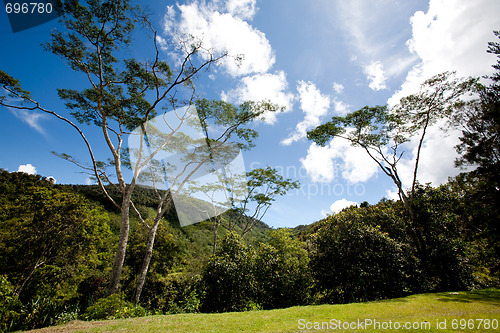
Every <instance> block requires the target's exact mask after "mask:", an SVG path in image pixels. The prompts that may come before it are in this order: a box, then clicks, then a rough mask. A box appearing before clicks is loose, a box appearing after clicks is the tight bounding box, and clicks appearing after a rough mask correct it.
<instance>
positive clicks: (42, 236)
mask: <svg viewBox="0 0 500 333" xmlns="http://www.w3.org/2000/svg"><path fill="white" fill-rule="evenodd" d="M135 195H136V198H135V199H136V200H137V202H140V203H141V205H140V206H138V207H139V208H138V209H140V210H141V211H142V212H143V213H144V214H145V216H147V214H152V213H151V212H150V211H152V207H151V206H152V204H151V202H152V201H150V198H151V196H154V193H153V191H151V190H148V189H143V188H142V189H141V190H140V191H137V192H136V193H135ZM107 202H108V201H107V199H106V198H105V197H104V195H103V194H102V192H99V191H98V189H97V188H96V187H95V186H76V185H75V186H71V185H54V184H53V183H52V182H50V181H49V180H47V179H43V178H42V177H41V176H34V175H28V174H25V173H18V172H13V173H9V172H7V171H3V170H2V171H1V172H0V207H1V208H0V253H1V256H0V276H1V280H0V292H1V293H2V301H1V302H0V313H1V314H2V315H1V316H0V318H2V319H1V324H2V327H1V328H2V330H7V329H27V328H36V327H43V326H47V325H51V324H54V323H58V322H61V321H66V320H70V319H75V318H77V317H78V315H82V317H83V318H89V319H91V318H95V315H89V314H88V313H85V310H86V309H87V308H88V307H89V306H91V305H93V304H94V303H95V302H96V301H97V300H99V299H102V298H103V297H105V296H107V284H108V279H109V272H110V270H111V265H112V258H113V252H114V247H115V246H116V241H117V237H118V232H119V214H118V212H117V211H116V208H114V207H113V206H110V205H106V203H107ZM166 216H167V218H168V219H165V220H164V223H162V224H161V225H160V227H159V229H158V238H157V239H156V244H155V245H156V246H155V249H154V252H153V260H152V263H151V278H150V279H148V280H147V282H146V285H145V288H144V294H143V301H142V302H141V305H143V306H144V308H147V309H149V310H150V311H153V312H155V311H159V312H161V313H169V312H192V311H198V309H199V299H198V298H199V297H198V294H197V293H196V292H197V290H196V286H197V285H198V281H199V279H200V278H199V273H200V272H201V270H202V266H203V265H204V264H205V263H206V262H207V261H208V258H209V256H210V255H211V253H212V248H213V244H212V241H213V230H212V224H211V223H210V222H202V223H199V224H197V225H192V226H187V227H183V228H181V227H180V226H179V223H178V221H177V219H176V215H175V210H170V211H169V212H168V213H167V214H166ZM242 223H243V222H242ZM131 227H132V228H131V237H130V241H129V246H128V250H127V254H128V255H127V258H126V263H125V269H124V278H123V280H122V286H121V289H122V294H121V295H122V296H120V298H119V299H115V303H118V306H117V305H116V304H114V305H113V306H117V307H118V308H120V309H121V308H123V307H126V306H130V304H128V303H123V304H122V303H120V302H121V300H122V299H130V298H131V295H132V293H133V290H134V286H135V279H136V277H137V274H138V271H139V269H140V265H141V258H142V255H143V252H144V248H145V239H146V237H147V229H146V228H144V227H143V226H142V225H141V224H140V222H139V221H138V220H136V219H132V224H131ZM235 230H236V232H238V231H242V226H236V228H235ZM267 230H270V229H269V227H267V226H266V225H265V224H263V223H262V222H258V223H256V224H255V227H254V228H253V229H252V231H251V232H249V233H248V235H247V236H246V238H245V239H246V241H247V242H248V243H249V244H257V242H258V241H265V240H266V239H267V238H268V235H267ZM220 234H221V235H222V234H224V230H220ZM108 303H109V302H108ZM125 304H127V305H125ZM132 308H133V304H132ZM89 311H90V312H92V313H99V311H97V310H96V309H95V308H94V309H90V310H89ZM104 312H105V311H104ZM104 312H103V313H104ZM136 313H139V312H136ZM141 313H142V312H141ZM144 313H146V312H144ZM106 316H108V314H106V313H105V314H103V315H102V317H101V318H105V317H106ZM112 316H116V314H112ZM123 316H125V314H123Z"/></svg>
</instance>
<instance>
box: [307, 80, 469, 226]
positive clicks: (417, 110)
mask: <svg viewBox="0 0 500 333" xmlns="http://www.w3.org/2000/svg"><path fill="white" fill-rule="evenodd" d="M477 89H478V79H475V78H465V79H462V78H456V77H455V73H449V72H446V73H442V74H438V75H436V76H434V77H432V78H430V79H429V80H427V81H425V82H424V83H423V84H422V85H421V88H420V91H419V92H418V93H416V94H413V95H410V96H407V97H404V98H402V99H401V100H400V102H399V104H397V105H395V106H394V107H392V108H389V107H387V106H375V107H368V106H365V107H363V108H362V109H360V110H358V111H355V112H353V113H350V114H348V115H347V116H345V117H333V118H332V121H330V122H327V123H325V124H322V125H320V126H318V127H317V128H315V129H314V130H312V131H309V132H308V133H307V137H308V138H309V139H310V140H313V141H314V142H315V143H317V144H319V145H321V146H325V145H326V144H327V143H328V142H329V141H330V140H331V139H333V138H335V137H338V138H343V139H345V140H348V141H349V142H350V143H351V145H353V146H356V147H361V148H363V149H364V150H365V151H366V153H367V155H368V156H369V157H370V158H371V159H372V160H373V161H375V163H377V165H378V166H379V167H380V169H381V170H382V172H383V173H384V174H385V175H387V176H388V177H389V178H390V179H391V180H392V181H393V182H394V184H395V185H396V187H397V189H398V194H399V197H400V199H401V200H402V201H403V203H404V205H405V207H406V209H407V211H408V213H409V215H410V217H411V220H412V221H415V212H414V210H413V197H414V194H415V189H416V185H417V183H418V168H419V163H420V159H421V153H422V147H423V144H424V141H425V139H426V136H427V133H428V130H429V128H430V127H431V126H433V125H435V124H436V123H438V122H439V121H440V120H442V119H449V118H450V117H451V115H452V114H453V112H454V111H455V110H456V108H457V107H459V106H461V105H463V98H465V97H466V96H468V95H471V94H473V93H474V92H476V91H477ZM411 140H416V142H417V147H416V154H415V157H414V159H413V172H412V179H411V185H410V189H409V190H408V192H407V191H406V188H405V185H404V184H403V179H402V178H401V172H400V169H399V162H400V160H401V158H402V157H403V155H404V154H405V152H406V151H405V148H406V149H407V147H408V143H410V141H411Z"/></svg>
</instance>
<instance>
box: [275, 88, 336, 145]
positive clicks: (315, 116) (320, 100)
mask: <svg viewBox="0 0 500 333" xmlns="http://www.w3.org/2000/svg"><path fill="white" fill-rule="evenodd" d="M297 91H298V93H299V96H298V98H299V101H300V108H301V109H302V111H303V112H304V114H305V115H304V120H302V121H301V122H299V123H298V124H297V126H296V128H295V131H294V132H292V133H291V134H290V135H289V137H288V138H286V139H284V140H282V141H281V143H282V144H284V145H290V144H292V143H293V142H295V141H299V140H301V139H303V138H305V137H306V136H307V130H309V129H312V128H314V127H316V126H318V125H320V124H321V120H322V118H323V116H325V115H326V114H327V113H328V111H329V109H330V103H331V100H330V97H329V96H328V95H324V94H322V93H321V91H320V90H319V89H318V88H317V87H316V85H315V84H314V83H312V82H305V81H299V82H298V84H297Z"/></svg>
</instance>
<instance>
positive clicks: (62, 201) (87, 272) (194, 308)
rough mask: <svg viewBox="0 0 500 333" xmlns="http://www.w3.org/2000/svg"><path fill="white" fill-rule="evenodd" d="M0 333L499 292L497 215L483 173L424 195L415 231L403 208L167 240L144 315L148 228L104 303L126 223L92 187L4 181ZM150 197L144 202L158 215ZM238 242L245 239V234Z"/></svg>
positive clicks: (15, 177)
mask: <svg viewBox="0 0 500 333" xmlns="http://www.w3.org/2000/svg"><path fill="white" fill-rule="evenodd" d="M0 177H1V181H0V184H1V191H0V202H1V207H2V208H1V209H2V210H1V212H0V218H1V220H0V224H1V225H0V226H1V228H0V230H1V233H0V252H1V253H2V255H1V261H0V276H1V280H0V292H1V293H2V302H1V303H0V312H1V314H2V316H1V317H2V330H13V329H28V328H37V327H43V326H47V325H51V324H57V323H64V322H67V321H69V320H73V319H77V318H78V319H84V320H91V319H105V318H108V319H112V318H128V317H136V316H143V315H146V314H161V313H183V312H226V311H245V310H256V309H274V308H284V307H290V306H295V305H307V304H323V303H349V302H361V301H371V300H380V299H386V298H393V297H400V296H404V295H408V294H414V293H423V292H442V291H454V290H468V289H478V288H485V287H495V286H497V287H498V286H499V280H500V274H499V269H498V268H499V262H500V260H499V257H498V248H499V244H498V226H497V224H498V219H499V211H498V206H495V205H494V202H495V201H494V200H492V198H491V192H488V187H485V182H486V180H485V179H484V177H487V176H482V174H481V172H479V171H477V172H473V173H469V174H464V175H461V176H459V177H457V178H455V179H452V180H450V181H449V182H448V183H447V184H445V185H442V186H440V187H437V188H432V187H430V186H422V185H419V186H418V187H417V190H416V192H415V193H416V194H415V198H414V204H415V208H416V209H415V212H416V214H417V217H418V219H417V221H418V223H417V224H409V223H407V221H408V220H409V217H408V213H407V211H406V210H405V207H404V204H403V203H402V202H400V201H396V202H395V201H389V200H382V201H381V202H379V203H378V204H376V205H368V204H366V203H365V204H364V205H362V207H350V208H347V209H345V210H343V211H342V212H340V213H338V214H334V215H331V216H328V217H327V218H325V219H323V220H321V221H318V222H316V223H313V224H311V225H308V226H302V227H298V228H296V230H289V229H279V230H272V229H270V228H268V227H266V226H265V225H264V224H262V223H260V224H259V225H258V226H257V227H255V228H254V229H253V230H252V231H251V232H250V233H249V234H248V235H247V236H246V237H245V238H244V239H242V238H241V236H240V235H239V234H238V232H237V231H238V228H237V229H236V231H235V232H224V229H223V228H221V230H220V233H221V236H222V237H220V239H219V246H218V247H217V252H216V253H215V255H213V254H212V250H213V244H212V241H213V229H212V227H213V226H212V224H211V223H210V222H202V223H199V224H197V225H192V226H188V227H183V228H181V227H180V226H179V225H178V222H176V220H175V211H171V212H169V213H168V214H166V215H167V216H169V217H171V218H172V220H165V221H164V223H162V224H161V227H160V228H159V230H158V238H157V244H156V246H155V250H154V254H153V260H152V263H151V278H150V279H148V281H147V283H146V285H145V288H144V294H143V299H142V301H141V303H140V304H133V303H131V302H130V300H131V299H132V295H133V290H134V286H135V279H136V277H137V274H138V270H139V268H140V264H141V261H140V258H141V254H142V252H143V251H144V243H145V238H146V237H147V230H146V229H145V228H144V227H143V226H141V224H140V223H139V222H138V221H136V220H133V223H132V229H131V238H130V243H129V249H128V253H127V258H126V264H125V269H124V278H123V280H122V281H123V282H122V286H121V290H122V292H121V293H120V294H114V295H112V296H109V297H107V295H108V294H107V293H106V291H107V288H106V286H107V283H108V280H107V279H108V277H109V274H108V273H109V270H110V269H111V263H112V260H111V258H112V256H113V247H114V246H115V244H116V238H117V237H118V231H119V229H118V221H117V220H118V219H119V216H118V214H117V212H116V211H114V209H113V208H112V207H108V209H106V208H105V206H104V205H102V204H101V202H100V201H101V200H102V201H103V202H105V199H106V198H105V197H99V195H96V194H97V193H100V192H96V191H95V190H96V189H95V187H92V186H69V185H54V184H53V183H51V182H50V181H49V180H46V179H43V178H41V177H40V176H33V175H28V174H24V173H16V172H14V173H9V172H7V171H2V172H0ZM148 191H149V190H147V189H144V190H143V191H141V192H137V194H136V195H138V196H140V197H138V198H137V200H138V202H139V201H140V202H142V203H143V204H144V205H141V206H140V209H141V210H142V211H144V213H147V212H148V210H149V209H152V208H151V207H148V205H147V203H148V199H147V197H148V195H151V194H150V193H149V192H148ZM239 230H240V231H241V228H240V229H239Z"/></svg>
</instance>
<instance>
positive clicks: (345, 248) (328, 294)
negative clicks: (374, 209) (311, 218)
mask: <svg viewBox="0 0 500 333" xmlns="http://www.w3.org/2000/svg"><path fill="white" fill-rule="evenodd" d="M365 213H366V212H365V211H364V210H363V209H358V208H350V209H346V210H344V211H342V212H341V213H339V214H336V215H333V216H330V217H328V218H327V220H326V221H325V222H324V225H323V227H322V228H320V229H319V230H318V232H317V233H315V234H313V235H312V237H311V241H312V246H313V251H312V254H311V269H312V272H313V275H314V277H315V278H316V280H317V287H318V293H319V294H320V297H319V299H318V301H319V302H333V303H347V302H361V301H369V300H376V299H382V298H390V297H397V296H401V295H404V294H405V293H406V292H408V287H409V284H410V281H409V280H410V279H409V276H410V275H412V274H411V273H412V270H413V269H414V265H413V264H412V251H411V249H410V248H409V247H408V246H407V245H406V244H404V243H400V242H398V241H396V240H394V239H392V238H391V237H389V235H388V234H387V233H385V232H383V231H382V230H381V229H380V227H378V226H372V225H369V224H368V223H366V221H365V217H366V216H365V215H364V214H365Z"/></svg>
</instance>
